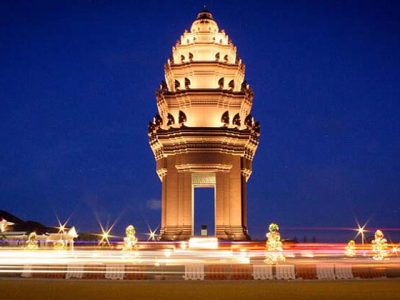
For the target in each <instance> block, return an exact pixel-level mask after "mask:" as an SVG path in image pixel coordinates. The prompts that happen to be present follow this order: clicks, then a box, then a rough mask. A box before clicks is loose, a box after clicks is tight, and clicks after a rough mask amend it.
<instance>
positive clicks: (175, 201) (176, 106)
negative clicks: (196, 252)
mask: <svg viewBox="0 0 400 300" xmlns="http://www.w3.org/2000/svg"><path fill="white" fill-rule="evenodd" d="M236 52H237V51H236V47H235V46H234V45H233V44H232V42H231V41H230V39H229V38H228V36H227V35H226V33H225V32H224V31H223V30H220V29H219V28H218V25H217V23H216V22H215V20H214V19H213V16H212V14H211V13H210V12H208V11H202V12H200V13H199V14H198V16H197V18H196V20H195V21H194V22H193V24H192V26H191V29H190V31H185V32H184V33H183V35H182V36H181V37H180V39H179V40H178V41H177V43H176V45H175V47H173V48H172V56H171V58H170V59H169V60H168V62H167V63H166V64H165V81H163V82H162V83H161V85H160V88H159V90H158V91H157V107H158V114H157V115H156V116H155V117H154V119H153V120H152V122H150V123H149V131H148V135H149V141H150V146H151V149H152V151H153V153H154V156H155V159H156V164H157V167H156V168H157V174H158V176H159V177H160V180H161V182H162V217H161V218H162V220H161V232H160V233H161V239H163V240H185V239H188V238H190V237H191V236H193V235H194V220H193V215H194V211H193V210H194V189H195V188H202V187H211V188H214V195H215V201H214V206H215V235H216V236H217V237H218V238H221V239H228V240H246V239H248V238H249V236H248V233H247V203H246V186H247V181H248V179H249V177H250V175H251V172H252V161H253V157H254V155H255V152H256V149H257V146H258V141H259V136H260V126H259V123H258V122H255V121H254V118H253V117H252V116H251V115H250V111H251V107H252V102H253V92H252V90H251V89H250V87H249V85H248V84H247V82H246V81H245V80H244V78H245V65H244V64H243V62H242V61H241V59H239V57H238V56H237V53H236Z"/></svg>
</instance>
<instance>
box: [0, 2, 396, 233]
mask: <svg viewBox="0 0 400 300" xmlns="http://www.w3.org/2000/svg"><path fill="white" fill-rule="evenodd" d="M206 3H207V5H208V9H210V10H211V11H212V12H213V14H214V17H215V19H216V20H217V22H218V24H219V26H220V28H223V29H225V30H226V32H227V33H228V35H229V36H230V37H231V38H232V40H233V42H234V44H235V45H236V46H237V47H238V52H239V55H240V57H241V58H242V59H243V60H244V62H245V64H246V70H247V74H246V75H247V81H248V82H249V83H250V84H251V86H252V88H253V89H254V92H255V99H254V106H253V115H254V116H255V118H256V119H258V120H259V121H260V122H261V126H262V136H261V142H260V146H259V148H258V151H257V154H256V157H255V161H254V171H253V175H252V177H251V179H250V182H249V187H248V217H249V231H250V234H251V235H252V236H253V237H256V238H257V237H258V238H261V237H263V236H264V234H265V231H266V228H267V225H268V224H269V223H271V222H273V221H275V222H278V223H279V224H280V225H281V228H282V232H283V235H284V236H285V235H287V236H289V237H293V236H294V235H298V236H299V237H302V236H303V235H305V234H306V235H310V236H311V235H314V234H316V235H317V236H318V238H319V239H321V240H329V239H331V240H333V239H337V238H339V237H340V238H343V239H350V238H352V237H353V236H354V234H353V232H351V231H345V230H343V231H338V232H336V231H331V230H329V228H326V229H325V230H324V231H316V233H315V232H314V231H312V230H306V229H305V228H309V227H314V229H317V228H319V229H321V227H343V228H348V227H354V226H355V218H358V220H359V221H360V222H365V221H366V220H367V219H370V222H369V223H368V226H370V227H372V228H375V227H382V228H399V227H400V208H399V206H400V205H399V200H400V184H399V180H400V159H399V158H400V138H399V137H400V118H399V116H400V5H399V2H396V1H393V2H387V1H304V2H303V1H288V2H286V1H276V2H264V1H206ZM203 4H204V1H203V2H200V1H176V2H173V1H142V2H140V3H139V2H136V1H111V0H107V1H106V0H92V1H88V0H81V1H54V0H49V1H17V0H9V1H1V2H0V68H1V72H0V104H1V108H0V145H1V146H0V209H3V210H6V211H9V212H11V213H13V214H15V215H16V216H18V217H21V218H23V219H33V220H37V221H40V222H42V223H45V224H47V225H56V217H55V215H56V214H57V215H58V216H59V217H60V218H61V219H66V218H68V217H69V216H71V220H70V222H71V224H74V225H76V226H77V228H78V230H80V231H98V224H97V221H96V217H95V215H97V216H98V218H99V219H100V220H101V221H102V222H103V223H104V224H106V223H107V222H108V223H110V224H111V223H112V222H113V221H114V220H115V219H117V218H118V222H117V225H116V227H115V233H116V234H122V231H123V228H124V227H125V226H127V225H128V224H130V223H132V224H134V225H135V226H136V227H137V230H138V231H139V232H140V233H144V232H146V231H147V224H149V225H150V226H151V227H153V228H155V227H156V226H157V225H158V224H159V222H160V210H159V200H160V197H161V183H160V181H159V179H158V177H157V175H156V173H155V162H154V158H153V154H152V152H151V150H150V147H149V145H148V139H147V124H148V121H149V120H150V119H151V118H152V117H153V116H154V114H155V113H156V101H155V90H156V89H157V87H158V85H159V83H160V81H161V80H162V79H163V65H164V63H165V62H166V60H167V58H168V57H169V56H170V54H171V47H172V46H173V45H174V44H175V41H176V40H177V39H178V37H179V36H180V35H181V34H182V33H183V31H184V29H185V28H186V29H189V28H190V25H191V23H192V21H193V20H194V18H195V16H196V14H197V12H198V11H199V10H201V9H202V8H203ZM300 229H301V230H300ZM386 233H387V236H388V237H389V238H396V239H398V237H399V232H398V231H397V232H396V231H387V232H386Z"/></svg>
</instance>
